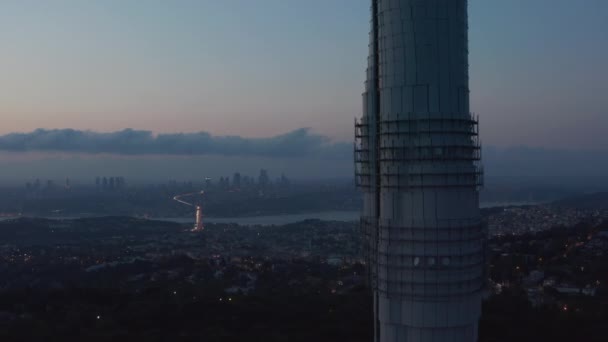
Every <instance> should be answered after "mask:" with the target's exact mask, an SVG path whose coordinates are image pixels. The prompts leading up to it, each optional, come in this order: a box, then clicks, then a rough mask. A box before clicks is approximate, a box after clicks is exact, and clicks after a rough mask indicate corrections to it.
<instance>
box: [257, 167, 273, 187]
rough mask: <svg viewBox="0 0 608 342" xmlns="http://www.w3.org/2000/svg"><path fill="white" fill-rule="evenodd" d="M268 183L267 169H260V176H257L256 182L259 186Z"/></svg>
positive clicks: (264, 185)
mask: <svg viewBox="0 0 608 342" xmlns="http://www.w3.org/2000/svg"><path fill="white" fill-rule="evenodd" d="M268 183H270V178H269V177H268V171H267V170H264V169H262V170H260V176H259V177H258V184H259V185H260V187H262V188H263V187H266V186H267V185H268Z"/></svg>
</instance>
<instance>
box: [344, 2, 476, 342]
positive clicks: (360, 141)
mask: <svg viewBox="0 0 608 342" xmlns="http://www.w3.org/2000/svg"><path fill="white" fill-rule="evenodd" d="M467 5H468V4H467V0H372V6H371V13H372V19H371V30H370V45H369V48H370V54H369V58H368V69H367V80H366V83H365V93H364V94H363V110H364V113H363V116H362V118H361V120H360V121H358V122H356V124H355V126H356V129H355V131H356V140H357V144H356V147H355V163H356V180H357V184H358V186H359V187H360V188H361V189H362V191H363V194H364V209H363V212H362V217H361V225H362V228H363V232H364V234H365V241H366V247H367V252H368V253H367V263H368V265H369V283H370V286H371V287H372V290H373V295H374V317H375V322H374V323H375V324H374V336H375V341H376V342H405V341H407V342H444V341H446V342H447V341H450V342H475V341H477V331H478V321H479V317H480V311H481V290H482V288H483V285H484V280H485V263H484V243H485V228H484V226H483V225H482V222H481V219H480V212H479V193H478V191H479V187H480V186H481V185H482V170H481V166H480V165H479V160H480V145H479V143H478V130H477V119H476V118H475V117H473V116H472V115H471V113H470V110H469V75H468V38H467V37H468V14H467V13H468V12H467V11H468V8H467Z"/></svg>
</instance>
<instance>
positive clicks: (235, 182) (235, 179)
mask: <svg viewBox="0 0 608 342" xmlns="http://www.w3.org/2000/svg"><path fill="white" fill-rule="evenodd" d="M232 187H233V188H235V189H239V188H240V187H241V174H240V173H238V172H236V173H235V174H234V176H232Z"/></svg>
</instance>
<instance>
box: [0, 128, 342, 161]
mask: <svg viewBox="0 0 608 342" xmlns="http://www.w3.org/2000/svg"><path fill="white" fill-rule="evenodd" d="M0 151H7V152H32V151H35V152H68V153H86V154H116V155H173V156H185V155H221V156H252V157H273V158H291V157H325V158H352V145H351V144H348V143H336V142H331V141H330V139H329V138H327V137H325V136H322V135H317V134H313V133H311V132H310V130H309V129H308V128H301V129H297V130H294V131H291V132H289V133H286V134H282V135H277V136H274V137H270V138H244V137H240V136H213V135H211V134H209V133H207V132H199V133H170V134H158V135H155V134H154V133H152V132H151V131H143V130H133V129H125V130H122V131H117V132H110V133H101V132H94V131H81V130H74V129H56V130H46V129H37V130H35V131H33V132H29V133H10V134H6V135H2V136H0Z"/></svg>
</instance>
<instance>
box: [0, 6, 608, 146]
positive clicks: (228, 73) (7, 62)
mask: <svg viewBox="0 0 608 342" xmlns="http://www.w3.org/2000/svg"><path fill="white" fill-rule="evenodd" d="M549 3H550V7H549ZM265 4H266V6H259V5H258V4H256V3H255V2H250V1H237V0H233V1H223V2H220V3H217V2H210V1H177V2H170V3H169V2H160V1H159V2H147V3H146V5H145V6H142V5H141V3H138V2H135V1H126V2H125V1H120V2H118V1H108V2H87V3H82V2H77V1H68V0H66V1H57V2H53V3H39V2H23V1H4V2H3V3H2V4H0V13H1V14H0V19H2V20H0V22H1V24H0V28H1V30H0V38H1V39H2V41H4V42H5V48H4V51H5V52H4V53H3V55H2V56H1V57H0V71H1V72H2V73H3V75H5V77H4V80H5V81H4V82H1V83H0V94H1V95H0V103H1V105H0V115H1V116H2V117H3V118H4V119H5V124H4V125H3V126H2V128H1V129H0V134H1V135H4V134H8V133H11V132H31V131H34V130H35V129H37V128H45V129H63V128H72V129H76V130H93V131H98V132H111V131H120V130H122V129H124V128H127V127H132V128H134V129H140V130H149V131H152V132H154V133H175V132H199V131H205V132H209V133H211V134H213V135H217V136H225V135H230V136H241V137H254V138H256V137H257V138H259V137H271V136H276V135H277V134H283V133H288V132H292V131H295V130H298V129H300V128H302V127H311V130H312V132H313V133H314V134H319V135H323V136H326V137H328V139H330V140H331V141H334V142H350V141H352V139H351V135H352V130H351V129H350V125H347V124H345V123H347V122H348V123H350V122H352V119H353V118H354V117H356V116H358V115H359V114H360V113H361V108H360V94H361V93H362V92H363V85H362V82H361V77H362V75H363V73H364V68H365V59H364V58H361V57H360V56H363V55H365V51H366V50H367V42H366V40H365V39H364V38H363V39H362V38H361V37H364V36H365V34H366V32H367V27H366V24H365V23H366V20H365V18H366V15H367V12H368V1H365V0H358V1H345V0H334V1H329V2H328V1H323V2H321V1H307V2H305V3H302V2H299V1H272V2H270V3H268V2H266V3H265ZM318 6H322V7H323V8H324V9H325V10H324V11H318V10H317V7H318ZM549 8H550V10H547V9H549ZM338 9H340V10H338ZM606 10H608V4H606V3H605V2H603V1H597V0H588V1H585V2H581V3H575V4H573V3H572V2H570V1H565V0H560V1H544V0H535V1H510V2H508V3H506V2H501V1H472V2H471V3H470V17H471V37H470V40H471V44H470V52H471V63H472V64H475V65H476V68H475V69H474V70H472V72H471V101H472V110H473V111H474V112H476V113H479V114H480V115H481V120H480V121H481V122H480V125H481V126H482V127H483V132H484V135H483V139H484V144H485V145H486V146H499V147H509V146H531V147H539V148H554V149H560V148H569V149H593V150H605V149H607V148H608V139H606V138H605V137H604V135H603V129H602V128H603V127H605V126H606V124H608V122H607V120H608V119H607V118H606V116H605V115H603V114H605V112H606V108H608V102H607V101H608V100H607V99H605V98H603V97H602V94H603V93H604V92H605V90H606V85H605V83H604V82H603V80H604V79H605V78H606V77H607V76H608V75H607V72H608V71H607V70H606V68H602V63H603V60H605V59H606V58H608V48H606V46H608V45H607V44H604V43H605V40H606V38H605V37H604V36H603V35H602V32H605V31H606V29H608V28H607V27H606V26H607V25H608V24H607V23H606V22H605V21H603V20H602V19H603V18H602V13H605V11H606ZM514 18H515V19H517V25H513V24H512V22H514V21H513V19H514ZM583 18H584V20H583ZM566 22H570V23H572V22H576V23H577V25H564V23H566ZM287 32H289V35H288V34H286V33H287ZM321 32H322V33H323V34H321ZM291 37H295V39H292V38H291ZM548 56H549V57H548ZM293 80H296V81H293ZM572 113H576V118H577V120H573V116H572V115H573V114H572ZM564 137H567V138H564Z"/></svg>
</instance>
